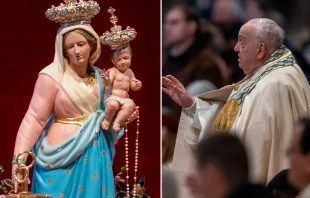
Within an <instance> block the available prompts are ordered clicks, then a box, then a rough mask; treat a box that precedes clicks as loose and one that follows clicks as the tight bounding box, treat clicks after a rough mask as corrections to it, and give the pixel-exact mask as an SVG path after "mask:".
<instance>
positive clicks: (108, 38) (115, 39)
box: [100, 7, 137, 50]
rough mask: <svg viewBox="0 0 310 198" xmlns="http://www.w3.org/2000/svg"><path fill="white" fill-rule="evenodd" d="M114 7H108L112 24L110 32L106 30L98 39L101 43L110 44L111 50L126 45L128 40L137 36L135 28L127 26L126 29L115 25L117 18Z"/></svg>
mask: <svg viewBox="0 0 310 198" xmlns="http://www.w3.org/2000/svg"><path fill="white" fill-rule="evenodd" d="M114 12H115V9H114V8H112V7H110V8H109V9H108V13H110V14H111V17H110V22H111V23H112V24H113V27H111V29H110V30H111V32H109V31H106V32H104V33H103V34H102V36H101V37H100V41H101V43H102V44H103V45H110V47H111V50H116V49H119V48H122V47H124V46H126V45H128V43H129V41H131V40H133V39H135V38H136V36H137V32H136V30H135V29H133V28H131V27H129V26H127V28H126V30H122V26H120V25H116V23H117V21H118V18H117V16H115V15H114Z"/></svg>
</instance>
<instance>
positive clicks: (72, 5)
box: [45, 0, 100, 27]
mask: <svg viewBox="0 0 310 198" xmlns="http://www.w3.org/2000/svg"><path fill="white" fill-rule="evenodd" d="M64 2H65V4H63V3H61V4H60V5H59V6H57V7H55V6H54V5H52V7H51V8H49V9H48V10H47V11H46V12H45V16H46V17H47V18H48V19H49V20H51V21H55V22H56V23H61V26H62V27H66V26H70V25H77V24H90V21H91V18H93V17H94V16H95V15H96V14H98V13H99V11H100V6H99V4H98V3H97V2H96V1H93V0H89V1H84V0H79V2H77V1H76V0H64Z"/></svg>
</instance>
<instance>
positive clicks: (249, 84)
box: [214, 45, 296, 131]
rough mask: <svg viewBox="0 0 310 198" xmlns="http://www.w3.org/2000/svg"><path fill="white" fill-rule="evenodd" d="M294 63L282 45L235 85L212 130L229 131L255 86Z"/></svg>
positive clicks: (290, 54)
mask: <svg viewBox="0 0 310 198" xmlns="http://www.w3.org/2000/svg"><path fill="white" fill-rule="evenodd" d="M295 63H296V61H295V58H294V57H293V55H292V53H291V51H290V50H289V49H287V48H286V47H285V46H284V45H282V46H281V47H280V48H279V49H278V50H277V51H275V52H274V53H273V54H272V55H271V57H270V58H269V59H268V60H267V61H266V62H265V63H264V64H263V65H262V66H260V67H259V69H258V70H257V71H256V72H254V74H251V75H249V76H246V77H245V78H244V79H243V80H242V81H240V82H238V83H237V84H236V85H235V87H234V90H233V92H232V93H231V95H230V96H229V98H228V101H227V102H226V104H225V105H224V107H223V108H222V110H221V112H220V113H219V115H218V116H217V118H216V120H215V123H214V130H215V131H229V130H230V129H231V127H232V126H233V124H234V122H235V120H236V118H237V116H238V113H239V111H240V109H241V108H242V104H243V101H244V98H245V97H246V95H247V94H249V93H250V92H251V91H252V90H253V89H254V87H255V85H256V84H257V83H258V82H259V81H260V80H261V79H262V78H263V77H264V76H266V75H268V74H269V73H270V72H272V71H274V70H276V69H279V68H282V67H286V66H292V65H293V64H295Z"/></svg>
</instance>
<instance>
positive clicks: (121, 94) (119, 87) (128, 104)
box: [101, 44, 142, 131]
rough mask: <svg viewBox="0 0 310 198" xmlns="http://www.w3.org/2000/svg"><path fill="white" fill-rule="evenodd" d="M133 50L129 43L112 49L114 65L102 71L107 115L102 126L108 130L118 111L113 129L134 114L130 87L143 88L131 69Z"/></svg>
mask: <svg viewBox="0 0 310 198" xmlns="http://www.w3.org/2000/svg"><path fill="white" fill-rule="evenodd" d="M131 57H132V51H131V47H130V45H129V44H127V45H126V46H124V47H122V48H120V49H115V50H111V53H110V58H111V62H112V64H113V66H114V67H112V68H109V69H108V70H107V71H105V70H104V69H103V71H102V75H101V78H102V82H103V84H104V85H105V87H106V95H105V97H104V104H105V117H104V120H103V122H102V123H101V125H102V128H103V129H105V130H107V129H108V128H109V126H110V123H111V121H112V119H113V117H114V115H115V113H117V111H118V113H117V116H116V118H115V120H114V123H113V130H114V131H119V130H120V123H124V122H125V121H126V120H127V118H128V117H129V116H130V115H131V114H132V112H133V110H134V108H135V103H134V102H133V100H131V99H130V98H129V94H128V92H129V89H132V90H133V91H137V90H139V89H141V87H142V83H141V81H140V80H138V79H136V78H135V75H134V73H133V71H132V70H131V69H129V67H130V65H131Z"/></svg>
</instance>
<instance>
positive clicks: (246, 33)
mask: <svg viewBox="0 0 310 198" xmlns="http://www.w3.org/2000/svg"><path fill="white" fill-rule="evenodd" d="M258 44H259V41H258V40H257V39H255V38H254V26H253V25H252V24H248V23H247V24H245V25H243V26H242V27H241V29H240V32H239V35H238V42H237V44H236V46H235V49H234V50H235V52H237V53H238V57H239V59H238V62H239V67H240V68H241V69H242V70H243V72H244V73H245V74H246V75H249V74H251V73H252V72H253V71H254V70H255V69H256V68H257V67H258V66H259V61H258V59H257V53H258V51H259V48H258V46H259V45H258Z"/></svg>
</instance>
